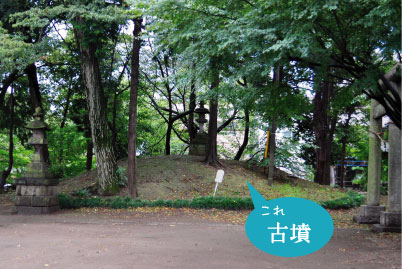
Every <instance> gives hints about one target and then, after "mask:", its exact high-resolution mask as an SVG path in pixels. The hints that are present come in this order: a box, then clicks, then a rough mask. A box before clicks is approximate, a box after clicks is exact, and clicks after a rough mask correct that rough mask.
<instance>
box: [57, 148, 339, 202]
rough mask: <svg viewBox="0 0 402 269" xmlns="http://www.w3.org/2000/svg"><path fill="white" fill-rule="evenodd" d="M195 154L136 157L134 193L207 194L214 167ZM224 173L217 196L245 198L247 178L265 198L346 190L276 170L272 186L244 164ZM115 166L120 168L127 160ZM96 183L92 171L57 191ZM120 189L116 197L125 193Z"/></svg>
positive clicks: (335, 195) (328, 195) (228, 166)
mask: <svg viewBox="0 0 402 269" xmlns="http://www.w3.org/2000/svg"><path fill="white" fill-rule="evenodd" d="M202 160H203V158H202V157H197V156H157V157H151V158H140V159H138V162H137V169H138V172H137V178H138V192H139V195H140V197H139V198H140V199H141V200H149V201H154V200H159V199H161V200H164V201H167V200H172V201H174V200H188V201H190V200H193V199H194V198H198V197H208V196H211V195H212V194H213V190H214V187H215V182H214V179H215V175H216V171H217V169H216V168H213V167H211V166H208V165H205V164H204V163H203V162H202ZM223 164H224V166H225V167H224V168H223V170H225V176H224V180H223V183H222V184H220V185H219V188H218V192H217V195H218V196H222V197H231V198H249V197H250V194H249V191H248V187H247V183H246V181H249V182H250V183H251V184H252V185H253V186H254V187H255V188H256V189H257V190H258V191H259V192H260V193H261V194H262V195H263V196H264V197H265V198H266V199H268V200H270V199H275V198H279V197H299V198H305V199H309V200H312V201H315V202H323V201H329V200H331V201H332V200H336V199H344V197H345V195H346V192H345V191H343V190H340V189H335V188H331V187H329V186H321V185H319V184H315V183H313V182H309V181H306V180H302V179H298V178H294V177H289V176H287V175H286V174H285V173H283V172H278V173H277V177H276V178H275V179H274V183H273V185H272V186H268V185H267V179H266V176H264V175H263V174H262V173H260V172H259V171H257V170H256V169H254V170H251V169H249V168H248V167H247V165H246V163H244V162H238V161H223ZM118 165H119V166H120V167H121V168H122V169H123V170H124V169H126V168H127V161H120V162H119V163H118ZM95 183H96V171H91V172H89V173H84V174H82V175H80V176H78V177H75V178H72V179H67V180H62V181H61V183H60V186H61V191H62V192H63V193H66V194H71V193H74V192H77V190H85V189H87V190H90V189H91V188H93V187H94V185H95ZM126 195H127V193H126V190H125V189H122V191H121V193H120V196H122V197H124V196H126Z"/></svg>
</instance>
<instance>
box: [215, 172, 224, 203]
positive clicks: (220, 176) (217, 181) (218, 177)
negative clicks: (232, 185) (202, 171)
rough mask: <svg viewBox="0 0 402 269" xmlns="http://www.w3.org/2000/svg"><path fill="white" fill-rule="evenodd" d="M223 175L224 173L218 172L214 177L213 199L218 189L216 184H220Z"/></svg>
mask: <svg viewBox="0 0 402 269" xmlns="http://www.w3.org/2000/svg"><path fill="white" fill-rule="evenodd" d="M224 174H225V171H223V170H218V172H217V173H216V177H215V182H216V185H215V190H214V197H215V194H216V190H217V189H218V184H219V183H222V181H223V175H224Z"/></svg>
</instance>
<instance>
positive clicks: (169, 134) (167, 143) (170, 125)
mask: <svg viewBox="0 0 402 269" xmlns="http://www.w3.org/2000/svg"><path fill="white" fill-rule="evenodd" d="M167 124H168V126H167V130H166V141H165V155H170V138H171V137H172V129H173V122H172V115H171V112H169V120H168V123H167Z"/></svg>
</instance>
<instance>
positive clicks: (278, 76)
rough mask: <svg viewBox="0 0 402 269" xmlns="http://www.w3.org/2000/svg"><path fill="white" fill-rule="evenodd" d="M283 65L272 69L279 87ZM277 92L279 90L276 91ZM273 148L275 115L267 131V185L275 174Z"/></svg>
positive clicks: (274, 143) (274, 147) (274, 142)
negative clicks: (269, 130) (269, 129)
mask: <svg viewBox="0 0 402 269" xmlns="http://www.w3.org/2000/svg"><path fill="white" fill-rule="evenodd" d="M282 77H283V67H282V66H281V65H278V66H276V67H275V70H274V78H273V81H274V84H275V85H276V86H277V87H279V86H280V84H281V82H282ZM277 92H279V91H277ZM275 149H276V115H273V116H272V118H271V132H270V133H269V152H268V157H269V167H268V186H271V185H272V183H273V181H274V175H275Z"/></svg>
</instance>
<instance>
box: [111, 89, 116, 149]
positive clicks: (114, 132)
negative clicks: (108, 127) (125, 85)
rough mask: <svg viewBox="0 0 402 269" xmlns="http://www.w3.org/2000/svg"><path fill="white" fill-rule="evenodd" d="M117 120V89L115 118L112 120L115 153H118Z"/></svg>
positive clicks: (114, 106)
mask: <svg viewBox="0 0 402 269" xmlns="http://www.w3.org/2000/svg"><path fill="white" fill-rule="evenodd" d="M116 120H117V89H115V91H114V96H113V118H112V145H113V149H114V152H116V153H117V127H116Z"/></svg>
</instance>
